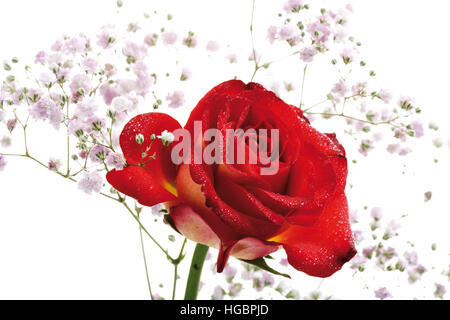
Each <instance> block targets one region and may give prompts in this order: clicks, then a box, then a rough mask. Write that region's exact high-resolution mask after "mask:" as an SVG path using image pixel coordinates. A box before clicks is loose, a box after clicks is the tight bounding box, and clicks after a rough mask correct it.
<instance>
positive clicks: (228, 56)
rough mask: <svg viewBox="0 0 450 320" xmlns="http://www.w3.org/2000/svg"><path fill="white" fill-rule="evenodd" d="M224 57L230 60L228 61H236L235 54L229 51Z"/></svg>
mask: <svg viewBox="0 0 450 320" xmlns="http://www.w3.org/2000/svg"><path fill="white" fill-rule="evenodd" d="M226 59H227V60H228V61H229V62H230V63H236V62H237V56H236V54H234V53H230V54H228V55H227V57H226Z"/></svg>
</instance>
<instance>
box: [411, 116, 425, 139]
mask: <svg viewBox="0 0 450 320" xmlns="http://www.w3.org/2000/svg"><path fill="white" fill-rule="evenodd" d="M411 127H412V129H413V130H414V137H416V138H421V137H423V135H424V130H423V125H422V123H420V122H419V121H417V120H415V121H413V122H412V123H411Z"/></svg>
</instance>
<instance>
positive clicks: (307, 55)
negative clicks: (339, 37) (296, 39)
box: [300, 47, 319, 63]
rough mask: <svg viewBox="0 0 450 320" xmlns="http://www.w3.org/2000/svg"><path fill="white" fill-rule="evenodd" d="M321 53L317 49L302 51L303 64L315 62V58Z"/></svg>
mask: <svg viewBox="0 0 450 320" xmlns="http://www.w3.org/2000/svg"><path fill="white" fill-rule="evenodd" d="M317 53H319V51H317V49H316V48H315V47H307V48H304V49H302V51H300V59H302V60H303V62H306V63H309V62H312V61H313V60H314V56H315V55H316V54H317Z"/></svg>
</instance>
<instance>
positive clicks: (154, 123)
mask: <svg viewBox="0 0 450 320" xmlns="http://www.w3.org/2000/svg"><path fill="white" fill-rule="evenodd" d="M180 128H181V125H180V124H179V123H178V121H177V120H175V119H174V118H172V117H171V116H169V115H167V114H164V113H158V112H151V113H145V114H141V115H138V116H136V117H134V118H133V119H131V120H130V121H129V122H128V123H127V124H126V125H125V128H124V129H123V131H122V133H121V135H120V146H121V148H122V152H123V154H124V156H125V159H126V161H127V163H128V164H134V165H138V164H140V163H146V162H147V164H146V165H145V167H146V168H148V169H150V170H151V171H152V175H153V177H154V178H155V179H156V180H157V181H160V182H161V184H163V185H164V187H166V186H168V185H172V186H174V185H175V177H176V172H177V167H176V166H175V165H174V163H173V162H172V161H171V151H172V148H173V146H174V144H172V145H170V146H168V147H164V146H163V145H162V143H161V140H160V139H159V138H156V139H155V140H154V141H153V142H152V141H151V139H150V137H151V136H152V134H154V135H155V136H158V135H160V134H161V133H162V132H163V131H164V130H167V131H169V132H173V131H175V130H176V129H180ZM137 134H142V135H144V139H145V140H144V143H143V144H142V145H139V144H137V143H136V135H137ZM150 146H151V148H150V149H149V150H148V151H147V148H148V147H150ZM145 151H147V157H145V158H142V153H143V152H145ZM153 154H156V159H154V160H150V159H151V158H150V157H151V156H152V155H153ZM149 160H150V161H149ZM172 189H173V190H174V188H173V187H172Z"/></svg>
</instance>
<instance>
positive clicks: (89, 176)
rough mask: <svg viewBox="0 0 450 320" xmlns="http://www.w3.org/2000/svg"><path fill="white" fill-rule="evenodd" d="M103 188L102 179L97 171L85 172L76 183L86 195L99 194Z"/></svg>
mask: <svg viewBox="0 0 450 320" xmlns="http://www.w3.org/2000/svg"><path fill="white" fill-rule="evenodd" d="M102 186H103V178H102V177H101V176H100V175H99V174H98V172H97V171H93V172H86V173H84V174H83V176H82V178H81V179H80V181H79V182H78V188H79V189H80V190H82V191H84V192H85V193H87V194H92V192H95V193H99V192H100V191H101V189H102Z"/></svg>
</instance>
